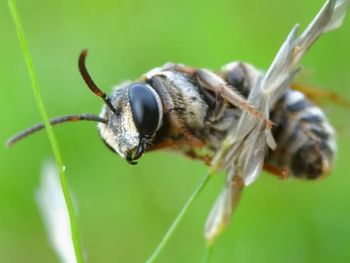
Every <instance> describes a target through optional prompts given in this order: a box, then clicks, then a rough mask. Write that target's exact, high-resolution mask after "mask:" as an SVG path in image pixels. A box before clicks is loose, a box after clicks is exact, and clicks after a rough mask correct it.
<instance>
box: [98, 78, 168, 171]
mask: <svg viewBox="0 0 350 263" xmlns="http://www.w3.org/2000/svg"><path fill="white" fill-rule="evenodd" d="M110 100H111V104H112V105H113V107H114V109H115V111H114V112H113V111H112V110H111V109H110V108H109V107H108V106H107V105H105V106H104V107H103V109H102V112H101V114H100V117H102V118H104V119H106V120H108V122H107V124H103V123H100V124H99V125H98V128H99V130H100V134H101V137H102V139H103V140H104V141H105V143H106V144H107V145H108V146H109V147H110V148H111V149H112V150H114V151H115V152H117V153H118V154H119V155H120V156H122V157H123V158H125V159H126V160H127V161H128V162H129V163H131V164H135V162H134V161H135V160H137V159H138V158H140V157H141V155H142V154H143V153H144V152H145V151H146V150H147V146H148V145H149V143H150V142H151V141H152V139H153V137H154V135H155V134H156V132H157V130H158V129H159V127H160V126H161V121H162V117H163V108H162V103H161V100H160V97H159V95H158V94H157V93H156V92H155V90H154V89H153V88H152V87H151V86H149V85H147V84H139V83H134V84H126V85H123V86H122V87H119V88H117V89H115V90H114V91H113V93H112V95H111V96H110Z"/></svg>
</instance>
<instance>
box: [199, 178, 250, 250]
mask: <svg viewBox="0 0 350 263" xmlns="http://www.w3.org/2000/svg"><path fill="white" fill-rule="evenodd" d="M234 178H235V177H234V176H233V173H232V174H231V176H228V177H227V181H226V184H225V187H224V189H223V190H222V192H221V193H220V195H219V197H218V198H217V200H216V201H215V204H214V206H213V208H212V210H211V212H210V214H209V216H208V219H207V221H206V223H205V238H206V240H207V241H208V242H209V243H212V242H213V241H214V240H215V238H216V237H217V236H218V235H219V234H220V233H221V231H222V230H223V229H224V228H225V226H226V225H227V224H228V223H229V221H230V218H231V215H232V213H233V211H234V210H235V208H236V205H237V204H238V202H239V199H240V197H241V192H242V190H243V184H242V183H240V182H238V181H237V182H234V181H233V180H234Z"/></svg>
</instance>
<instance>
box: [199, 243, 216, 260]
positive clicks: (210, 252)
mask: <svg viewBox="0 0 350 263" xmlns="http://www.w3.org/2000/svg"><path fill="white" fill-rule="evenodd" d="M213 250H214V244H210V245H209V244H207V245H206V246H205V251H204V255H203V259H202V263H209V262H210V260H211V257H212V255H213Z"/></svg>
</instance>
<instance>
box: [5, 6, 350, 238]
mask: <svg viewBox="0 0 350 263" xmlns="http://www.w3.org/2000/svg"><path fill="white" fill-rule="evenodd" d="M349 2H350V1H348V0H329V1H326V3H325V5H324V6H323V7H322V9H321V10H320V12H319V13H318V14H317V16H316V17H315V18H314V19H313V21H312V22H311V23H310V25H309V26H308V27H306V29H305V30H304V31H303V32H302V33H301V34H299V33H298V28H299V26H298V25H296V26H295V27H293V29H292V30H291V32H290V33H289V35H288V36H287V38H286V40H285V42H284V43H283V44H282V46H281V48H280V50H279V51H278V53H277V55H276V57H275V58H274V60H273V62H272V63H271V65H270V67H269V68H268V69H267V70H266V71H262V70H261V69H258V68H256V67H255V66H254V65H253V64H250V63H246V62H241V61H236V62H232V63H230V64H228V65H225V66H223V67H222V69H221V70H220V71H215V72H214V71H211V70H208V69H203V68H200V69H199V68H193V67H190V66H186V65H183V64H173V63H168V64H165V65H164V66H161V67H158V68H154V69H152V70H150V71H149V72H147V73H145V74H144V75H143V76H142V77H140V78H139V79H138V80H136V81H130V82H125V83H123V84H122V85H119V86H117V87H116V88H114V89H113V91H112V93H111V94H110V95H107V94H106V93H104V92H103V91H102V90H101V89H100V88H98V86H97V85H96V84H95V82H94V81H93V80H92V78H91V77H90V75H89V73H88V70H87V68H86V56H87V51H86V50H84V51H82V53H81V54H80V57H79V70H80V72H81V75H82V77H83V79H84V80H85V82H86V84H87V86H88V87H89V89H90V90H91V91H92V92H93V93H94V94H95V95H97V96H99V97H101V98H102V99H103V101H104V105H103V108H102V111H101V113H100V115H99V116H96V115H93V114H83V115H69V116H63V117H58V118H54V119H52V120H51V124H53V125H54V124H59V123H63V122H72V121H80V120H89V121H95V122H98V130H99V133H100V136H101V138H102V140H103V142H104V143H105V144H106V145H107V146H108V147H109V148H110V149H111V150H112V151H114V152H115V153H117V154H118V155H120V156H121V157H122V158H124V159H125V160H126V161H127V162H128V163H130V164H136V163H137V161H138V160H139V159H140V158H141V157H142V155H143V154H144V153H146V152H149V151H154V150H158V149H164V148H170V149H174V150H176V151H178V152H180V153H182V154H184V155H186V156H188V157H190V158H194V159H199V160H202V161H203V162H204V163H205V164H207V165H209V166H210V170H211V171H212V172H213V173H216V172H219V171H224V172H226V174H227V179H226V183H225V186H224V188H223V190H222V192H221V194H220V195H219V197H218V199H217V201H216V202H215V204H214V207H213V209H212V211H211V213H210V215H209V217H208V220H207V223H206V226H205V237H206V239H207V240H208V241H209V242H211V241H213V240H214V239H215V238H216V237H217V235H218V234H219V233H220V231H221V230H222V229H223V228H224V227H225V226H226V225H227V224H228V222H229V219H230V217H231V215H232V213H233V211H234V209H235V207H236V205H237V203H238V200H239V198H240V194H241V192H242V190H243V188H244V187H245V186H248V185H250V184H251V183H253V182H254V181H255V180H256V179H257V178H258V176H259V175H260V173H261V171H262V169H265V170H267V171H268V172H270V173H272V174H275V175H277V176H278V177H280V178H284V177H287V176H294V177H298V178H304V179H316V178H319V177H322V176H324V175H327V174H329V173H330V171H331V169H332V164H333V159H334V155H335V153H336V142H335V134H334V129H333V128H332V126H331V125H330V123H329V122H328V120H327V118H326V116H325V114H324V112H323V111H322V110H321V109H320V108H319V107H317V106H316V105H314V104H313V103H312V102H311V101H309V100H308V99H307V98H306V97H305V96H304V94H303V93H301V92H299V91H296V90H293V89H292V88H290V87H291V82H292V81H293V79H294V77H295V75H296V74H297V73H298V70H299V62H300V60H301V59H302V58H303V56H304V54H305V53H306V51H308V50H309V48H310V47H311V45H312V44H313V43H314V42H315V41H316V40H317V39H318V38H319V37H320V36H321V35H322V34H323V33H326V32H328V31H331V30H333V29H335V28H337V27H339V26H340V25H341V24H342V21H343V19H344V17H345V14H346V11H347V8H348V6H349ZM42 128H44V126H43V124H38V125H36V126H34V127H32V128H30V129H27V130H25V131H24V132H22V133H20V134H18V135H16V136H14V137H12V138H11V139H10V140H9V141H8V145H12V144H14V143H15V142H17V141H18V140H20V139H22V138H23V137H25V136H27V135H30V134H32V133H33V132H36V131H38V130H40V129H42Z"/></svg>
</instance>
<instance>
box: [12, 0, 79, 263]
mask: <svg viewBox="0 0 350 263" xmlns="http://www.w3.org/2000/svg"><path fill="white" fill-rule="evenodd" d="M8 5H9V8H10V11H11V15H12V19H13V22H14V24H15V27H16V31H17V35H18V40H19V42H20V45H21V48H22V51H23V55H24V58H25V60H26V64H27V68H28V72H29V76H30V79H31V82H32V88H33V93H34V97H35V101H36V104H37V106H38V109H39V112H40V115H41V118H42V120H43V122H44V124H45V128H46V131H47V135H48V137H49V141H50V143H51V147H52V151H53V154H54V156H55V159H56V165H57V169H58V172H59V176H60V182H61V187H62V191H63V195H64V199H65V202H66V205H67V209H68V214H69V220H70V225H71V234H72V240H73V245H74V251H75V256H76V259H77V262H78V263H81V262H83V257H82V254H81V247H80V243H79V238H78V230H77V222H76V218H75V214H74V209H73V203H72V198H71V196H70V193H69V189H68V183H67V179H66V175H65V173H64V169H63V162H62V158H61V154H60V150H59V147H58V143H57V140H56V137H55V134H54V132H53V129H52V126H51V125H50V123H49V118H48V115H47V113H46V110H45V107H44V103H43V101H42V98H41V94H40V90H39V85H38V80H37V77H36V74H35V70H34V66H33V63H32V59H31V56H30V53H29V50H28V47H27V42H26V39H25V37H24V32H23V28H22V24H21V21H20V17H19V13H18V11H17V7H16V3H15V0H8Z"/></svg>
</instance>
